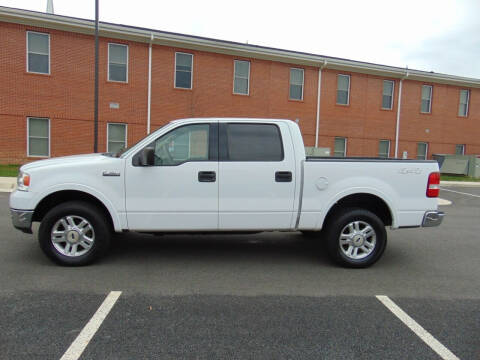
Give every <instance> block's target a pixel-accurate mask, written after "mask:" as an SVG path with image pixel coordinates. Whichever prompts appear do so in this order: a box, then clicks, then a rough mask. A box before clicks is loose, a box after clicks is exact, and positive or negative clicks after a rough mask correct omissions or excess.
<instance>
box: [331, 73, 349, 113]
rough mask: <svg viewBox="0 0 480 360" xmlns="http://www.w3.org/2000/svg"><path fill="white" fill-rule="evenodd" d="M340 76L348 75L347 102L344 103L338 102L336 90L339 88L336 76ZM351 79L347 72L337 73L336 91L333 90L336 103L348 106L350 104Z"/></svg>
mask: <svg viewBox="0 0 480 360" xmlns="http://www.w3.org/2000/svg"><path fill="white" fill-rule="evenodd" d="M340 76H346V77H348V92H347V103H346V104H340V103H339V102H338V90H339V89H338V78H339V77H340ZM351 80H352V79H351V77H350V75H348V74H337V91H336V92H335V102H336V103H337V105H343V106H348V105H350V82H351Z"/></svg>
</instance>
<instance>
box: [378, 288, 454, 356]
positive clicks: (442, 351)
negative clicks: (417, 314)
mask: <svg viewBox="0 0 480 360" xmlns="http://www.w3.org/2000/svg"><path fill="white" fill-rule="evenodd" d="M377 299H378V300H380V301H381V302H382V304H383V305H385V306H386V307H387V309H388V310H390V311H391V312H392V313H393V314H394V315H395V316H396V317H398V318H399V319H400V320H401V321H402V322H403V323H404V324H405V325H407V326H408V327H409V328H410V330H412V331H413V332H414V333H415V334H416V335H417V336H418V337H419V338H420V339H422V340H423V341H424V342H425V343H426V344H427V345H428V346H430V347H431V348H432V350H433V351H435V352H436V353H437V354H438V355H440V357H441V358H442V359H444V360H460V359H459V358H458V357H456V356H455V354H453V353H452V352H451V351H450V350H448V349H447V348H446V347H445V346H443V345H442V344H441V343H440V342H439V341H438V340H437V339H435V338H434V337H433V336H432V335H431V334H430V333H429V332H428V331H427V330H425V329H424V328H423V327H421V326H420V324H418V323H417V322H416V321H415V320H413V319H412V318H411V317H410V316H408V314H407V313H406V312H405V311H403V310H402V309H400V307H399V306H398V305H397V304H395V303H394V302H393V301H392V300H391V299H390V298H389V297H388V296H385V295H377Z"/></svg>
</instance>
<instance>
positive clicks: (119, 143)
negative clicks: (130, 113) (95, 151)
mask: <svg viewBox="0 0 480 360" xmlns="http://www.w3.org/2000/svg"><path fill="white" fill-rule="evenodd" d="M126 147H127V124H107V152H113V153H116V152H119V151H121V150H123V149H125V148H126Z"/></svg>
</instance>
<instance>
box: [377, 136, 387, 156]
mask: <svg viewBox="0 0 480 360" xmlns="http://www.w3.org/2000/svg"><path fill="white" fill-rule="evenodd" d="M389 156H390V140H380V142H379V143H378V157H381V158H388V157H389Z"/></svg>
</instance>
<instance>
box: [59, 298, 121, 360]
mask: <svg viewBox="0 0 480 360" xmlns="http://www.w3.org/2000/svg"><path fill="white" fill-rule="evenodd" d="M121 294H122V292H121V291H110V293H109V294H108V295H107V297H106V298H105V300H104V301H103V303H102V305H100V307H99V308H98V310H97V311H96V312H95V314H93V316H92V318H91V319H90V320H89V321H88V323H87V325H85V327H84V328H83V329H82V331H81V332H80V334H78V336H77V338H76V339H75V340H74V341H73V343H72V344H71V345H70V347H69V348H68V349H67V351H66V352H65V354H63V356H62V357H61V358H60V360H77V359H78V358H79V357H80V355H82V353H83V351H84V350H85V348H86V347H87V345H88V343H89V342H90V340H92V338H93V336H94V335H95V333H96V332H97V330H98V329H99V328H100V325H102V322H103V321H104V320H105V318H106V317H107V315H108V313H109V312H110V310H112V308H113V306H114V305H115V303H116V302H117V300H118V298H119V297H120V295H121Z"/></svg>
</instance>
